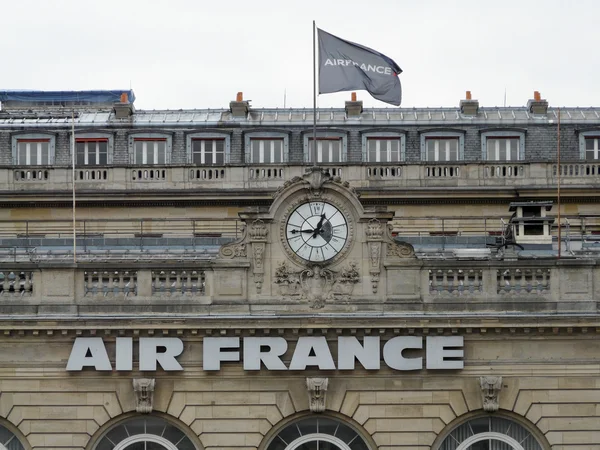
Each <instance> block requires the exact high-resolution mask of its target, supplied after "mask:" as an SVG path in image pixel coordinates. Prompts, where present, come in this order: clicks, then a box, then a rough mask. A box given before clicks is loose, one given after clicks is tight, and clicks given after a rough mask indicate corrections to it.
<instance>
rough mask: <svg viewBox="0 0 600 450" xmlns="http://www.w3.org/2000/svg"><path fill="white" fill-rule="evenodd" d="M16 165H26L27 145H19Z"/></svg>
mask: <svg viewBox="0 0 600 450" xmlns="http://www.w3.org/2000/svg"><path fill="white" fill-rule="evenodd" d="M17 164H27V144H26V143H24V142H21V143H19V152H18V155H17Z"/></svg>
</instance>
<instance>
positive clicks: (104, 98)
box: [0, 89, 135, 103]
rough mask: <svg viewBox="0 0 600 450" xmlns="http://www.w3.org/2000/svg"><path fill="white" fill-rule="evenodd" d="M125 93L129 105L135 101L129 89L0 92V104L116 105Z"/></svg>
mask: <svg viewBox="0 0 600 450" xmlns="http://www.w3.org/2000/svg"><path fill="white" fill-rule="evenodd" d="M123 93H126V94H127V98H128V99H129V102H130V103H133V102H134V101H135V94H134V93H133V91H132V90H131V89H123V90H114V91H17V90H10V91H0V102H9V101H12V102H57V103H58V102H89V103H117V102H119V101H120V100H121V94H123Z"/></svg>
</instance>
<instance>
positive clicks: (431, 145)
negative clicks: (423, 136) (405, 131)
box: [426, 139, 437, 161]
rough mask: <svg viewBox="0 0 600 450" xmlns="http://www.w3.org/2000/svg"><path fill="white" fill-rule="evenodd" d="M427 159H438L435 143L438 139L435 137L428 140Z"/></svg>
mask: <svg viewBox="0 0 600 450" xmlns="http://www.w3.org/2000/svg"><path fill="white" fill-rule="evenodd" d="M426 144H427V161H437V158H436V157H435V145H436V141H435V140H434V139H429V140H428V141H427V142H426Z"/></svg>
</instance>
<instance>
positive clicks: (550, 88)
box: [0, 0, 600, 109]
mask: <svg viewBox="0 0 600 450" xmlns="http://www.w3.org/2000/svg"><path fill="white" fill-rule="evenodd" d="M1 3H2V6H1V9H0V14H1V17H2V20H0V58H1V59H0V61H1V64H0V80H1V82H0V90H4V89H39V90H90V89H122V88H129V87H130V86H131V87H132V88H133V89H134V91H135V94H136V97H137V100H136V102H135V105H136V107H137V108H138V109H164V108H169V109H180V108H225V107H228V105H229V101H230V100H233V99H234V98H235V93H236V92H238V91H243V92H244V97H245V99H248V100H251V105H252V106H253V107H283V106H284V93H286V106H287V107H290V106H292V107H312V89H313V85H312V70H313V68H312V21H313V20H315V21H316V23H317V26H318V27H319V28H322V29H324V30H326V31H328V32H329V33H331V34H334V35H337V36H339V37H341V38H344V39H347V40H350V41H354V42H357V43H360V44H362V45H365V46H368V47H371V48H373V49H376V50H378V51H380V52H382V53H384V54H386V55H387V56H389V57H390V58H392V59H394V60H395V61H396V63H398V65H399V66H400V67H401V68H402V69H403V71H404V72H403V73H402V74H401V75H400V80H401V83H402V89H403V101H402V107H404V108H407V107H414V106H417V107H425V106H429V107H436V106H457V105H458V103H459V101H460V99H462V98H464V95H465V91H466V90H471V91H472V93H473V98H474V99H478V100H479V102H480V105H481V106H502V105H503V103H504V96H505V91H506V104H507V105H509V106H524V105H525V104H526V103H527V100H528V99H530V98H532V96H533V91H534V90H538V91H540V92H541V94H542V98H545V99H547V100H548V102H549V103H550V105H551V106H600V87H599V84H600V83H598V79H599V77H600V51H599V50H598V47H599V43H600V34H599V33H598V29H599V28H598V27H599V25H598V24H599V19H598V18H599V17H600V1H599V0H570V1H567V0H564V1H562V0H495V1H489V0H454V1H451V0H342V1H338V0H303V1H291V0H288V1H286V0H274V1H270V0H245V1H238V0H228V1H223V0H221V1H218V0H214V1H213V0H210V1H208V0H167V1H165V0H102V1H96V0H2V1H1ZM358 96H359V99H360V100H363V101H364V105H365V106H366V107H386V106H388V105H386V104H385V103H381V102H379V101H377V100H374V99H372V98H371V97H370V96H369V95H368V94H367V93H366V92H359V93H358ZM349 97H350V93H338V94H326V95H321V96H319V99H318V104H319V106H320V107H342V106H343V105H344V101H345V100H347V99H349Z"/></svg>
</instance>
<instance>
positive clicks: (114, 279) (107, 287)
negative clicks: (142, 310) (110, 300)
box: [84, 270, 137, 297]
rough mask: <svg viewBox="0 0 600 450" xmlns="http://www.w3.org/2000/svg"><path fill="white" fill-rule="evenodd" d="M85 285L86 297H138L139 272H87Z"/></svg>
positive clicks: (85, 273)
mask: <svg viewBox="0 0 600 450" xmlns="http://www.w3.org/2000/svg"><path fill="white" fill-rule="evenodd" d="M84 283H85V285H84V295H93V296H96V295H101V296H103V297H116V296H119V295H123V296H125V297H128V296H136V295H137V271H133V270H132V271H129V270H86V271H85V272H84Z"/></svg>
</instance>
